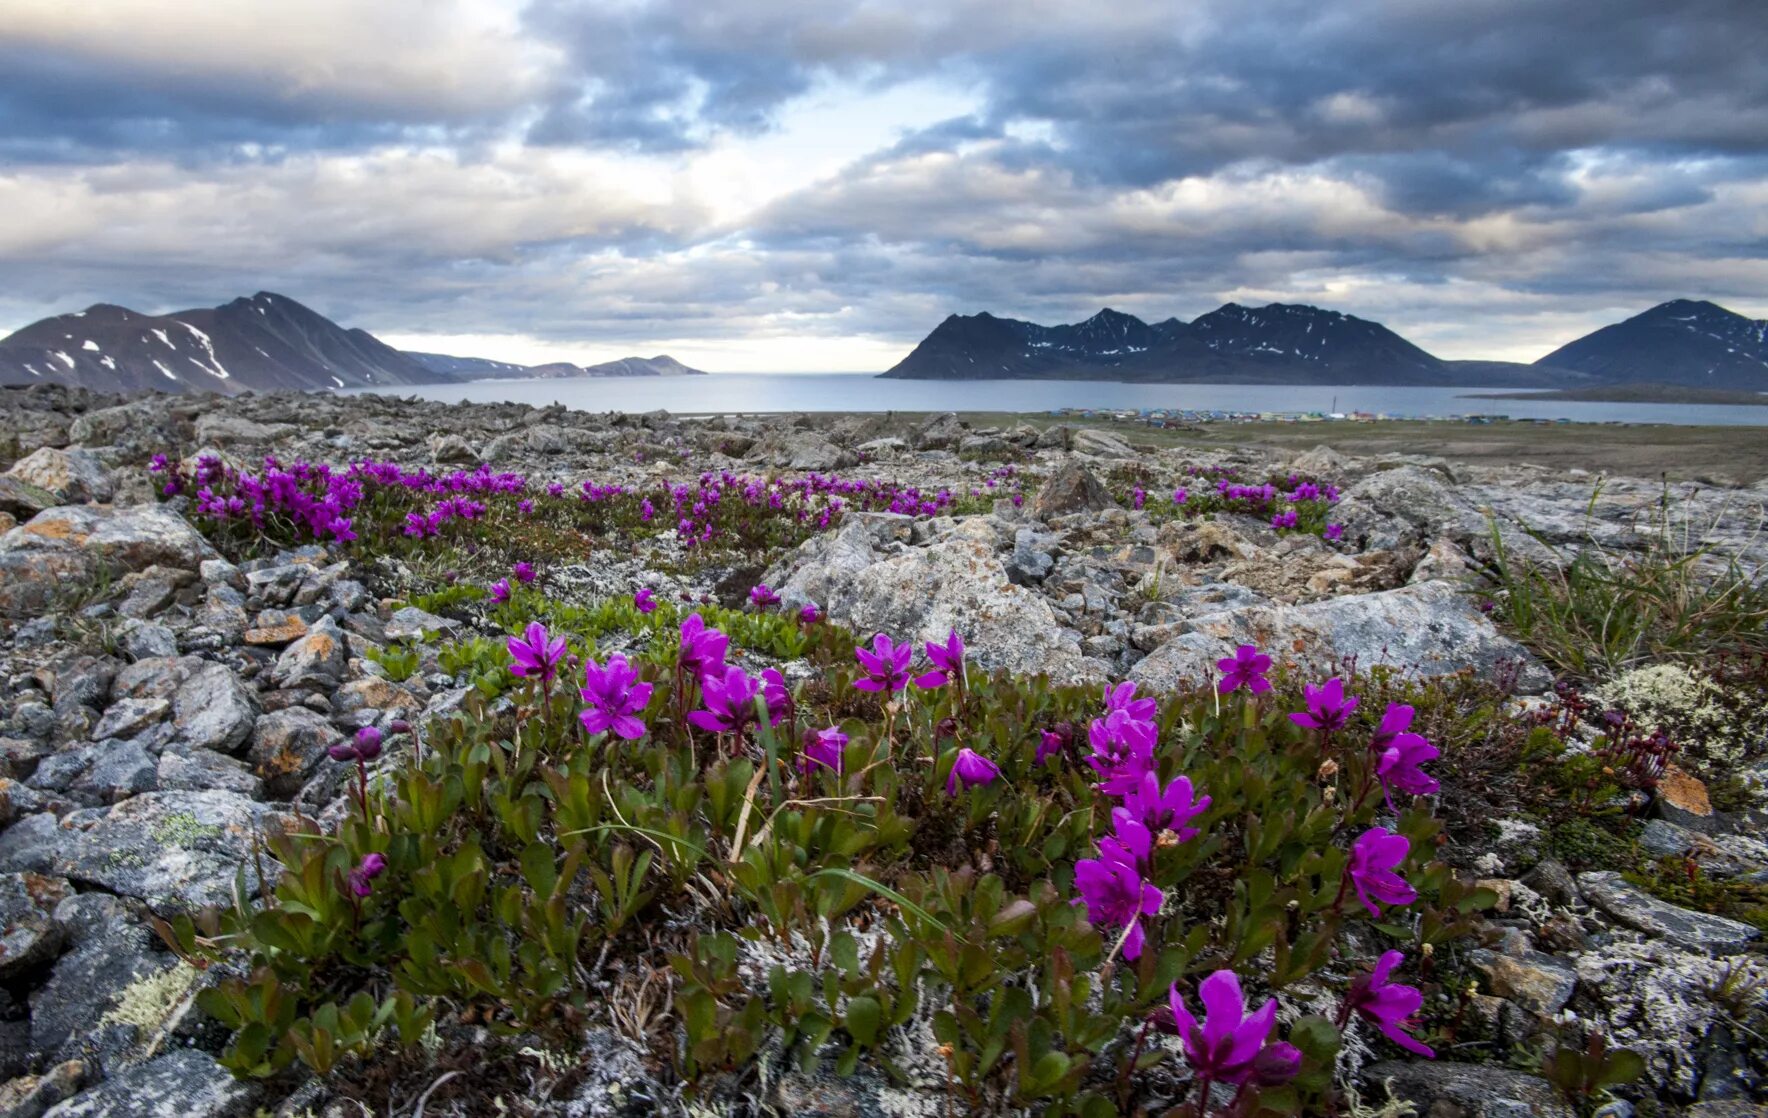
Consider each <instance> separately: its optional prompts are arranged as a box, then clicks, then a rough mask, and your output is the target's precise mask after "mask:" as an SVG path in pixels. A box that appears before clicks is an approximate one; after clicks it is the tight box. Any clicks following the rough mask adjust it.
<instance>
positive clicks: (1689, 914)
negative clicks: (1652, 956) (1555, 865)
mask: <svg viewBox="0 0 1768 1118" xmlns="http://www.w3.org/2000/svg"><path fill="white" fill-rule="evenodd" d="M1578 888H1579V889H1581V890H1583V893H1584V897H1585V899H1586V900H1588V901H1589V902H1590V903H1591V904H1593V905H1595V906H1596V907H1597V908H1599V909H1601V910H1602V911H1603V912H1606V913H1607V914H1608V915H1610V916H1612V917H1613V918H1614V919H1616V920H1618V921H1620V922H1621V923H1623V924H1625V925H1626V926H1627V927H1629V928H1633V929H1635V930H1637V931H1641V932H1644V933H1645V934H1646V935H1648V936H1653V937H1655V938H1657V939H1663V940H1668V941H1669V942H1671V943H1673V944H1675V945H1676V946H1678V947H1684V948H1687V949H1689V950H1692V951H1707V952H1711V953H1712V954H1715V955H1733V954H1736V953H1738V952H1740V951H1743V950H1744V949H1745V948H1747V947H1748V946H1749V944H1750V941H1751V940H1754V939H1757V938H1758V937H1760V936H1761V934H1762V933H1761V932H1759V931H1757V930H1756V929H1755V928H1753V927H1751V926H1750V925H1748V924H1745V923H1743V922H1742V921H1739V920H1731V919H1727V918H1726V917H1723V916H1712V915H1709V914H1708V913H1704V912H1694V911H1692V910H1690V909H1686V908H1680V907H1678V906H1676V905H1673V904H1671V903H1670V902H1669V901H1664V900H1659V899H1658V898H1656V897H1654V896H1652V895H1651V894H1650V893H1647V892H1646V891H1645V890H1643V889H1641V888H1639V887H1638V886H1636V885H1634V884H1633V883H1631V882H1629V881H1627V880H1626V879H1624V878H1623V877H1621V875H1620V874H1618V873H1615V872H1614V871H1612V870H1593V871H1591V872H1589V873H1581V874H1579V875H1578Z"/></svg>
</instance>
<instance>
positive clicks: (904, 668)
mask: <svg viewBox="0 0 1768 1118" xmlns="http://www.w3.org/2000/svg"><path fill="white" fill-rule="evenodd" d="M914 655H915V646H914V645H912V644H909V643H908V642H906V641H905V642H903V643H902V644H896V643H894V642H893V641H891V639H890V638H889V637H887V636H885V635H884V634H883V633H878V634H875V635H874V636H873V637H872V651H871V652H867V651H866V650H865V649H864V648H856V649H854V650H853V657H854V659H856V660H858V661H859V666H860V667H862V668H864V669H865V671H866V678H865V679H861V680H856V681H855V682H854V684H853V686H854V687H855V688H857V689H858V690H861V691H901V690H902V689H903V688H905V687H907V686H908V685H909V661H910V660H912V659H913V658H914Z"/></svg>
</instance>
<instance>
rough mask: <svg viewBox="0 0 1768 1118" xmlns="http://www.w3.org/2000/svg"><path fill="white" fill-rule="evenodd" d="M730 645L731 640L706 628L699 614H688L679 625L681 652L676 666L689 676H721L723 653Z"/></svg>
mask: <svg viewBox="0 0 1768 1118" xmlns="http://www.w3.org/2000/svg"><path fill="white" fill-rule="evenodd" d="M730 643H731V639H730V638H729V637H727V636H725V635H724V634H723V633H721V632H719V631H718V630H717V629H709V628H707V627H706V622H705V619H703V618H702V617H701V616H700V615H699V614H697V613H690V614H688V616H687V620H685V621H683V622H682V623H681V652H680V654H679V655H678V656H677V657H676V664H677V665H678V666H679V668H680V670H681V671H683V672H686V673H687V674H688V675H691V676H722V675H723V674H724V653H725V649H727V648H729V647H730Z"/></svg>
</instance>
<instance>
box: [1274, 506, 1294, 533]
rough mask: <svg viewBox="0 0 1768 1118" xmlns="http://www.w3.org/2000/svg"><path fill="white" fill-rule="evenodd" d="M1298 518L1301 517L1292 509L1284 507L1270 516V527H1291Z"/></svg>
mask: <svg viewBox="0 0 1768 1118" xmlns="http://www.w3.org/2000/svg"><path fill="white" fill-rule="evenodd" d="M1299 520H1301V517H1299V516H1297V515H1296V512H1295V510H1294V509H1284V510H1283V511H1282V512H1280V513H1278V514H1277V515H1275V516H1273V517H1271V527H1273V528H1277V529H1283V528H1293V527H1295V525H1296V523H1297V522H1298V521H1299Z"/></svg>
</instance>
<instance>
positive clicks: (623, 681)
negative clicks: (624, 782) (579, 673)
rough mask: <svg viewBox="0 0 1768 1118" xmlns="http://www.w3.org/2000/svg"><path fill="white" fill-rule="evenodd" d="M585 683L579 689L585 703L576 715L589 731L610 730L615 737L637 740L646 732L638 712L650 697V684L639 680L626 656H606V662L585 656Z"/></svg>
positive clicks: (605, 731)
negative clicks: (603, 663) (580, 712)
mask: <svg viewBox="0 0 1768 1118" xmlns="http://www.w3.org/2000/svg"><path fill="white" fill-rule="evenodd" d="M583 682H584V684H585V686H584V687H583V689H582V690H581V691H579V692H578V693H579V694H580V695H582V696H583V701H584V702H585V703H587V704H589V705H588V707H587V708H586V709H585V710H584V711H583V713H582V714H579V715H578V716H577V717H578V719H579V720H580V721H581V722H582V723H583V728H584V729H585V730H587V731H589V732H590V733H592V734H601V733H607V732H609V731H612V732H613V734H614V736H615V737H618V738H623V739H625V740H626V741H637V740H638V739H639V738H642V737H644V736H645V724H644V722H643V721H642V720H641V719H640V718H639V715H641V714H643V713H644V712H645V704H646V703H648V702H650V701H651V691H652V688H653V685H652V684H649V683H639V682H638V670H637V669H636V668H634V667H633V666H632V665H631V664H629V663H628V662H627V660H626V657H624V656H620V655H618V654H616V655H614V656H610V657H608V663H607V666H606V667H604V666H602V665H601V664H598V663H596V662H595V661H594V660H588V661H586V662H585V663H584V665H583Z"/></svg>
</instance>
